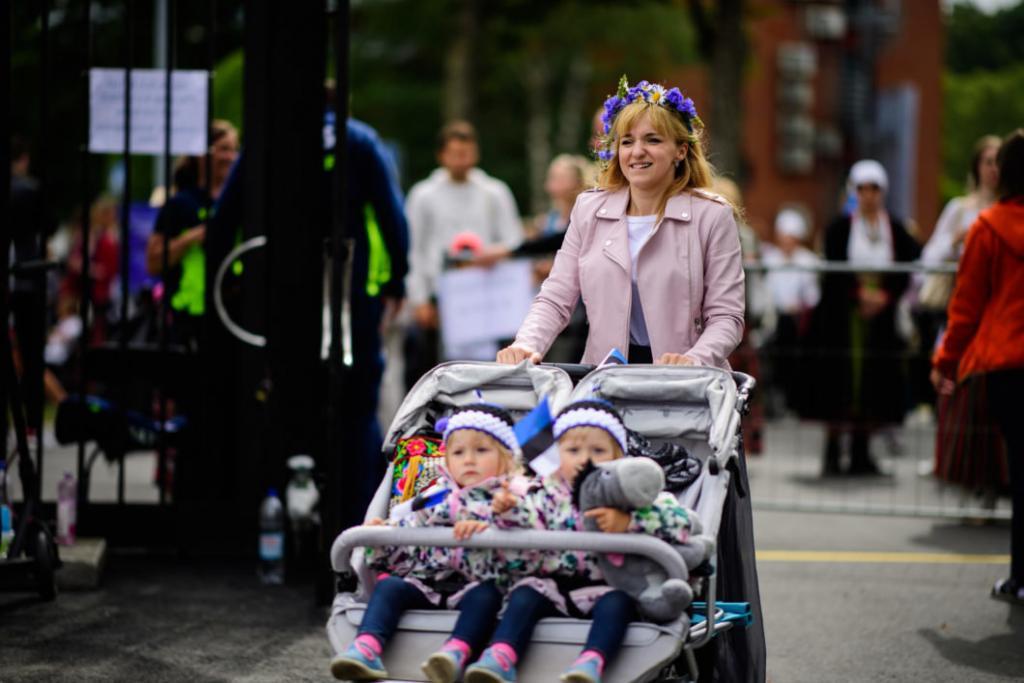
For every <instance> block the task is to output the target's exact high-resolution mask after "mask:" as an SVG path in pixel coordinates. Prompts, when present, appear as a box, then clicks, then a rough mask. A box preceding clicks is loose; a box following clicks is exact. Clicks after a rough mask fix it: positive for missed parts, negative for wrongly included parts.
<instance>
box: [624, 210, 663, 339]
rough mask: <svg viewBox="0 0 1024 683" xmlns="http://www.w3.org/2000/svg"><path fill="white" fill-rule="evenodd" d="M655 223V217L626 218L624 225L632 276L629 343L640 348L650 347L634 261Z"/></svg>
mask: <svg viewBox="0 0 1024 683" xmlns="http://www.w3.org/2000/svg"><path fill="white" fill-rule="evenodd" d="M657 222H658V217H657V216H626V225H627V227H628V228H629V260H630V262H631V265H632V276H633V287H632V289H633V305H632V306H631V307H630V309H629V341H630V343H631V344H638V345H640V346H650V345H651V338H650V337H649V336H648V334H647V322H646V321H645V320H644V309H643V306H642V305H641V304H640V293H639V292H638V291H637V288H636V275H637V272H636V271H637V268H636V259H637V255H638V254H639V253H640V248H641V247H643V246H644V244H645V243H646V242H647V240H648V239H650V237H651V233H652V232H653V231H654V225H655V223H657Z"/></svg>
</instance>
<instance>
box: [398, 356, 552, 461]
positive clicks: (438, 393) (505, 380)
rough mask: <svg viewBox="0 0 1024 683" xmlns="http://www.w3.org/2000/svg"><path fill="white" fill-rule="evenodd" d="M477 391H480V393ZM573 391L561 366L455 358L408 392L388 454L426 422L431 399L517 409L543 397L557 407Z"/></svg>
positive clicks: (451, 403) (530, 405) (529, 405)
mask: <svg viewBox="0 0 1024 683" xmlns="http://www.w3.org/2000/svg"><path fill="white" fill-rule="evenodd" d="M478 392H479V393H478ZM571 393H572V380H571V379H569V376H568V375H567V374H565V372H563V371H562V370H560V369H558V368H554V367H542V366H538V365H534V364H533V363H531V362H530V361H528V360H525V361H523V362H522V363H520V364H519V365H500V364H498V363H484V362H478V363H474V362H467V361H452V362H450V363H442V364H441V365H438V366H437V367H436V368H434V369H433V370H431V371H430V372H428V373H427V374H425V375H424V376H423V377H421V378H420V380H419V381H418V382H417V383H416V385H415V386H414V387H413V388H412V389H410V390H409V393H408V394H406V397H405V400H403V401H402V405H401V406H400V407H399V409H398V413H397V414H396V415H395V417H394V419H393V420H392V421H391V427H390V429H388V432H387V434H386V435H385V439H384V446H383V448H384V452H385V453H390V452H391V451H392V450H393V449H394V447H395V444H396V443H397V442H398V440H399V439H400V438H402V437H404V436H409V435H411V434H412V433H413V432H414V431H415V430H416V429H418V428H420V427H423V426H424V420H423V418H424V411H425V409H426V406H427V405H428V404H429V403H430V402H431V401H438V402H441V403H445V404H448V405H452V406H458V405H465V404H467V403H474V402H476V401H480V400H484V401H488V402H490V403H497V404H498V405H500V406H502V407H504V408H505V409H506V410H509V411H511V412H513V413H515V412H518V411H526V410H530V409H532V408H534V407H536V405H537V403H538V402H539V401H540V399H541V398H542V397H544V396H547V397H548V399H549V401H550V402H551V411H552V412H557V411H559V410H561V409H562V406H563V405H564V404H565V403H566V402H567V401H568V399H569V395H570V394H571Z"/></svg>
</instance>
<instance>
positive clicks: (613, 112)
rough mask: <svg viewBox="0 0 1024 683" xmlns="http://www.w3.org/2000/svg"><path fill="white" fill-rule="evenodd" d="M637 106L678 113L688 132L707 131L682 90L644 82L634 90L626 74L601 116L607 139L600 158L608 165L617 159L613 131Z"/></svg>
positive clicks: (598, 150)
mask: <svg viewBox="0 0 1024 683" xmlns="http://www.w3.org/2000/svg"><path fill="white" fill-rule="evenodd" d="M634 102H647V103H648V104H651V105H657V106H660V107H664V108H665V109H668V110H669V111H673V112H676V113H677V114H679V116H680V117H681V118H682V119H683V124H684V125H685V126H686V130H688V131H689V132H690V134H691V135H692V134H693V131H694V127H695V126H696V127H698V128H703V127H704V122H703V121H701V120H700V117H699V116H697V108H696V107H695V106H694V105H693V100H691V99H690V98H689V97H683V93H681V92H680V91H679V88H672V89H669V90H666V89H665V86H663V85H659V84H657V83H648V82H647V81H640V82H639V83H637V84H636V85H634V86H632V87H630V85H629V81H627V80H626V76H625V74H623V76H622V78H620V79H619V88H618V90H617V91H616V92H615V94H614V95H612V96H611V97H609V98H608V99H606V100H605V101H604V113H602V114H601V123H603V124H604V135H603V136H602V138H601V144H600V145H599V146H598V149H597V158H598V159H600V160H601V161H604V162H608V161H611V160H612V159H614V158H615V140H614V138H613V136H612V127H613V126H614V124H615V118H616V117H617V116H618V115H619V112H621V111H622V110H623V109H625V108H626V105H628V104H633V103H634Z"/></svg>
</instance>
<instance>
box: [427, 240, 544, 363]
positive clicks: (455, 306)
mask: <svg viewBox="0 0 1024 683" xmlns="http://www.w3.org/2000/svg"><path fill="white" fill-rule="evenodd" d="M533 293H534V287H533V268H532V265H531V262H530V261H529V260H522V259H519V260H514V261H506V262H505V263H502V264H500V265H497V266H495V267H493V268H459V269H456V270H448V271H445V272H444V273H443V274H442V275H441V277H440V279H439V281H438V292H437V300H438V309H439V313H440V315H441V340H442V341H443V342H444V345H445V347H446V348H454V347H459V346H465V345H470V344H479V343H481V342H487V341H492V342H493V341H496V340H498V339H511V338H513V337H515V336H516V331H517V330H518V329H519V326H520V325H521V324H522V323H523V319H524V318H525V317H526V313H527V311H529V310H530V303H531V302H532V301H533Z"/></svg>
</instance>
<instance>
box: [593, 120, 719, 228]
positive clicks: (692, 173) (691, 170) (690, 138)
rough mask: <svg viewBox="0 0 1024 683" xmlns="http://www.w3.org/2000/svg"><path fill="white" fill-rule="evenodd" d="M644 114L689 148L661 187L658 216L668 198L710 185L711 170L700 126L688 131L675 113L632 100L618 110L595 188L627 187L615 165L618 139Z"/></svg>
mask: <svg viewBox="0 0 1024 683" xmlns="http://www.w3.org/2000/svg"><path fill="white" fill-rule="evenodd" d="M645 114H646V115H648V116H649V117H650V122H651V126H652V127H653V128H654V130H656V131H658V132H659V133H661V134H662V135H664V136H665V137H667V138H671V139H672V140H674V141H675V143H676V144H677V145H682V144H684V143H685V144H686V145H687V146H688V147H689V149H688V150H687V153H686V156H685V157H684V158H683V161H682V163H680V164H679V166H678V167H677V168H676V172H675V179H674V180H673V181H672V184H671V185H669V187H668V189H666V190H665V193H664V195H662V197H661V201H660V202H659V204H658V215H659V216H660V215H661V214H663V213H664V211H665V204H666V202H668V198H669V197H671V196H673V195H676V194H679V193H681V192H683V191H685V190H689V189H692V188H698V187H699V188H706V187H711V184H712V183H713V182H714V179H715V170H714V168H713V167H712V166H711V164H710V163H709V162H708V160H707V158H706V157H705V156H704V146H703V143H702V140H701V138H702V137H703V128H701V127H700V126H699V124H697V123H696V122H694V129H693V130H692V131H690V130H688V129H687V128H686V124H685V123H683V120H682V119H681V118H680V117H679V114H677V113H675V112H672V111H669V110H668V109H666V108H665V107H662V106H659V105H656V104H652V103H649V102H633V103H632V104H627V105H626V106H625V107H624V108H623V109H622V111H621V112H619V114H618V116H616V117H615V122H614V123H613V124H612V130H611V136H612V139H613V140H614V144H613V148H612V152H613V154H614V156H613V158H612V159H611V160H610V161H609V162H608V165H607V166H606V167H605V168H604V170H603V171H601V175H600V177H599V178H598V183H597V184H598V187H600V188H602V189H605V190H611V191H616V190H621V189H624V188H626V187H628V186H629V181H628V180H626V176H625V175H623V173H622V168H621V167H620V166H619V142H620V140H622V136H623V135H625V134H626V133H628V132H629V131H630V130H632V128H633V126H635V125H636V123H637V122H638V121H639V120H640V119H641V118H643V116H644V115H645Z"/></svg>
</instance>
